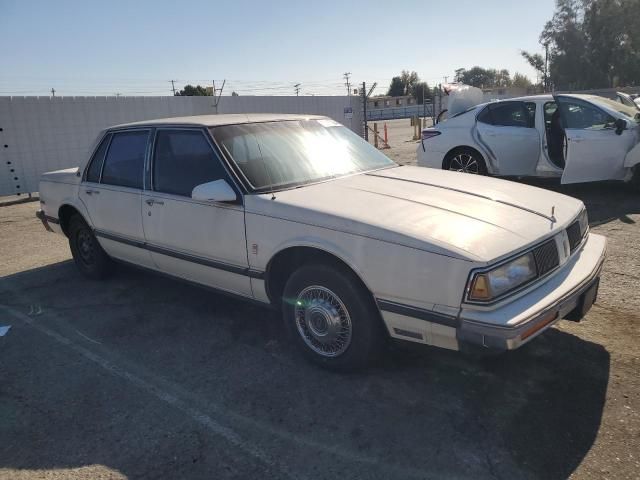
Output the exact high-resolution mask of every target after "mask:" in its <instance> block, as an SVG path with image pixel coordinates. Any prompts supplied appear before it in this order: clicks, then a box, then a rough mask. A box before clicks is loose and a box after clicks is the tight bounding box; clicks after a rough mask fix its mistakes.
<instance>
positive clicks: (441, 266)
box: [38, 115, 606, 368]
mask: <svg viewBox="0 0 640 480" xmlns="http://www.w3.org/2000/svg"><path fill="white" fill-rule="evenodd" d="M40 202H41V208H42V209H41V210H40V211H39V212H38V217H39V218H40V219H41V220H42V222H43V223H44V225H45V227H46V228H47V229H49V230H52V231H55V232H57V233H61V234H64V235H66V236H67V237H68V239H69V245H70V248H71V253H72V254H73V258H74V260H75V263H76V265H77V266H78V269H79V270H80V272H81V273H82V274H84V275H86V276H87V277H89V278H93V279H98V278H102V277H103V276H104V275H106V274H107V273H108V272H109V270H110V267H111V265H112V261H113V260H117V261H121V262H126V263H129V264H133V265H136V266H139V267H143V268H146V269H150V270H153V271H157V272H161V273H164V274H168V275H171V276H173V277H176V278H179V279H183V280H187V281H190V282H195V283H197V284H199V285H203V286H206V287H210V288H213V289H215V290H218V291H222V292H224V293H227V294H231V295H234V296H236V297H240V298H243V299H246V300H252V301H257V302H259V303H262V304H264V305H271V306H273V307H275V308H277V309H280V310H281V311H282V315H283V318H284V323H285V325H286V327H287V329H288V330H289V331H290V333H291V338H292V339H293V341H294V342H295V344H296V345H298V347H299V348H300V349H301V350H302V352H303V353H304V354H305V355H307V356H308V357H309V358H311V359H312V360H314V361H316V362H318V363H320V364H321V365H324V366H327V367H331V368H354V367H360V366H363V365H365V364H366V363H367V362H368V361H369V360H370V359H371V358H372V357H374V356H376V355H377V354H378V353H379V352H380V350H381V346H382V344H383V342H384V340H385V338H387V337H389V336H391V337H394V338H396V339H399V340H405V341H410V342H417V343H421V344H425V345H435V346H438V347H443V348H447V349H453V350H459V349H462V348H464V347H465V346H470V345H471V346H476V347H479V348H482V349H496V350H508V349H514V348H518V347H520V346H521V345H523V344H525V343H527V342H529V341H530V340H532V339H533V338H535V337H536V336H537V335H539V334H540V333H542V332H543V331H544V330H545V329H547V328H549V327H550V326H551V325H553V324H554V323H556V322H558V321H559V320H560V319H561V318H569V319H571V320H579V319H580V318H582V316H583V315H584V314H585V313H586V312H587V311H588V310H589V308H590V307H591V305H592V304H593V302H594V301H595V298H596V295H597V291H598V279H599V275H600V270H601V268H602V263H603V260H604V254H605V245H606V240H605V239H604V237H601V236H599V235H595V234H592V233H589V226H588V221H587V213H586V210H585V208H584V205H583V204H582V202H580V201H579V200H576V199H573V198H571V197H567V196H564V195H560V194H558V193H552V192H548V191H545V190H541V189H538V188H534V187H529V186H523V185H519V184H517V183H513V182H507V181H504V180H499V179H492V178H481V177H476V176H471V175H458V174H455V173H452V172H442V171H435V170H428V169H425V168H419V167H401V166H398V165H397V164H395V163H394V162H392V161H391V160H390V159H389V158H387V157H386V156H384V155H383V154H382V153H380V152H379V151H378V150H377V149H375V148H374V147H373V146H371V145H369V144H368V143H367V142H365V141H364V140H363V139H362V138H360V137H359V136H357V135H356V134H354V133H353V132H351V131H350V130H349V129H347V128H345V127H343V126H342V125H340V124H338V123H336V122H335V121H333V120H331V119H328V118H324V117H314V116H306V115H297V116H296V115H210V116H202V117H183V118H173V119H161V120H154V121H147V122H139V123H134V124H128V125H120V126H117V127H113V128H109V129H107V130H105V131H104V132H102V133H101V134H100V136H99V137H98V139H97V141H96V144H95V148H94V151H93V152H92V154H91V155H90V156H88V158H87V161H86V162H85V164H84V165H81V166H80V167H75V168H71V169H68V170H61V171H56V172H50V173H46V174H44V175H43V176H42V179H41V181H40ZM469 205H473V208H469ZM132 321H133V319H132ZM176 321H179V320H178V319H176ZM265 321H267V320H266V319H265Z"/></svg>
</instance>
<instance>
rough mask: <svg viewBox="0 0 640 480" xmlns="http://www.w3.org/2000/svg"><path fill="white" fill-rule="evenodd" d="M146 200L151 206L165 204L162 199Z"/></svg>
mask: <svg viewBox="0 0 640 480" xmlns="http://www.w3.org/2000/svg"><path fill="white" fill-rule="evenodd" d="M145 202H146V203H147V205H149V206H151V205H164V202H163V201H162V200H156V199H155V198H148V199H147V200H145Z"/></svg>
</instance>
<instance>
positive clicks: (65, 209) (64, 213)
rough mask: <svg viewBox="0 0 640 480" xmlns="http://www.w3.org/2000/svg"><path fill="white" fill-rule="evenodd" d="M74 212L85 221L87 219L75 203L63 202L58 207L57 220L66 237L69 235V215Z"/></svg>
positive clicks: (72, 214)
mask: <svg viewBox="0 0 640 480" xmlns="http://www.w3.org/2000/svg"><path fill="white" fill-rule="evenodd" d="M76 214H77V215H80V216H81V217H82V219H83V220H84V221H85V222H86V221H87V220H86V218H85V217H84V215H83V214H82V212H81V211H80V210H79V209H78V207H76V206H75V205H71V204H70V203H64V204H62V205H61V206H60V208H59V209H58V220H59V221H60V228H61V229H62V232H63V233H64V234H65V235H66V236H67V237H68V236H69V222H70V221H71V217H73V216H74V215H76ZM87 223H88V222H87Z"/></svg>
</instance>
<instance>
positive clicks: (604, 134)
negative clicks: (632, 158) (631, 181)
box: [553, 95, 632, 183]
mask: <svg viewBox="0 0 640 480" xmlns="http://www.w3.org/2000/svg"><path fill="white" fill-rule="evenodd" d="M553 98H554V99H555V101H556V103H557V104H558V107H559V108H560V116H561V118H562V125H563V126H564V129H565V136H566V139H567V142H566V146H565V166H564V171H563V173H562V180H561V182H562V183H581V182H593V181H598V180H622V179H623V178H624V177H625V173H626V172H625V168H624V159H625V156H626V155H627V152H628V151H629V149H630V147H631V146H632V145H631V143H630V139H629V138H627V135H626V133H627V132H626V131H625V132H622V134H616V126H615V120H616V119H615V118H614V117H613V116H612V115H610V114H609V113H607V112H606V111H605V110H603V109H601V108H600V107H598V106H597V105H595V104H593V103H591V102H588V101H586V100H583V99H581V98H577V97H573V96H570V95H554V97H553Z"/></svg>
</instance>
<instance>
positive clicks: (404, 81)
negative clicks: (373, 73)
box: [387, 70, 431, 103]
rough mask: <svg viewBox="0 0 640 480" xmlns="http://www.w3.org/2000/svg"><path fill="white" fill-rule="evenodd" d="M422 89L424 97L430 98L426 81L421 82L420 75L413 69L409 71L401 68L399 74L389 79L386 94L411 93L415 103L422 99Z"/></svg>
mask: <svg viewBox="0 0 640 480" xmlns="http://www.w3.org/2000/svg"><path fill="white" fill-rule="evenodd" d="M423 91H424V96H425V97H427V98H431V90H430V89H429V85H427V82H421V81H420V77H419V76H418V74H417V73H416V72H415V71H412V72H409V71H408V70H403V71H402V72H401V73H400V76H397V77H393V78H392V79H391V84H390V85H389V90H387V95H389V96H390V97H402V96H405V95H411V96H412V97H413V98H415V99H416V102H417V103H422V102H423V101H424V99H423V97H422V95H423V93H422V92H423Z"/></svg>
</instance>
